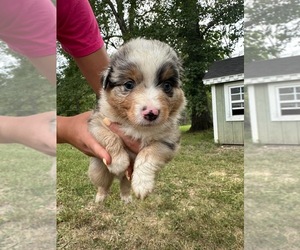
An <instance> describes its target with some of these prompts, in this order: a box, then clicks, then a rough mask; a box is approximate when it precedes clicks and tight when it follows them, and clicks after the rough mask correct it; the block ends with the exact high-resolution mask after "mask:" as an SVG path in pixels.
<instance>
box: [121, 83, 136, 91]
mask: <svg viewBox="0 0 300 250" xmlns="http://www.w3.org/2000/svg"><path fill="white" fill-rule="evenodd" d="M134 87H135V82H134V81H128V82H125V83H124V89H125V90H126V91H130V90H132V89H133V88H134Z"/></svg>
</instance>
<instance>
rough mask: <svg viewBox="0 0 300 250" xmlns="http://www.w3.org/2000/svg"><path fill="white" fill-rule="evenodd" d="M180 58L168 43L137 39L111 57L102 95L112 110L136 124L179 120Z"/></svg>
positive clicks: (181, 97) (180, 102) (182, 95)
mask: <svg viewBox="0 0 300 250" xmlns="http://www.w3.org/2000/svg"><path fill="white" fill-rule="evenodd" d="M180 70H181V65H180V62H179V59H178V57H177V55H176V53H175V52H174V50H173V49H171V48H170V47H169V46H168V45H167V44H165V43H162V42H159V41H153V40H144V39H136V40H132V41H131V42H129V43H127V44H126V45H124V46H123V47H122V48H121V49H120V50H119V51H118V52H117V53H116V54H115V55H114V56H113V57H112V59H111V65H110V68H109V69H108V70H107V71H106V72H105V74H104V76H103V87H104V92H105V93H103V97H104V98H106V101H107V102H108V104H109V106H110V107H111V110H110V112H113V113H114V115H115V116H117V117H119V118H121V119H122V120H123V121H125V122H127V123H130V124H131V125H133V126H135V127H148V126H157V125H160V124H163V123H165V122H166V121H167V120H169V119H177V118H178V115H179V113H180V112H181V111H182V109H183V107H184V104H185V98H184V94H183V91H182V89H181V82H180V73H181V72H180Z"/></svg>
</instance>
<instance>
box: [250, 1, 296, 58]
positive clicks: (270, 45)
mask: <svg viewBox="0 0 300 250" xmlns="http://www.w3.org/2000/svg"><path fill="white" fill-rule="evenodd" d="M299 3H300V1H299V0H290V1H281V0H275V1H269V0H253V1H247V3H246V6H245V7H246V8H245V18H246V19H245V52H246V53H245V54H246V57H245V60H246V61H247V62H251V61H257V60H266V59H271V58H277V57H280V55H281V53H282V52H283V51H284V50H285V49H286V46H287V44H288V43H289V42H290V41H291V39H293V38H297V37H299V34H300V29H299V28H300V19H299V14H300V5H299Z"/></svg>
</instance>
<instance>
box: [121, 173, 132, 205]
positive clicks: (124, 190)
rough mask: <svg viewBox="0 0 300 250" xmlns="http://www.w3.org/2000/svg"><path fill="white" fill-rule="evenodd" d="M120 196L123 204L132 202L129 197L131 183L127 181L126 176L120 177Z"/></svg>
mask: <svg viewBox="0 0 300 250" xmlns="http://www.w3.org/2000/svg"><path fill="white" fill-rule="evenodd" d="M120 191H121V193H120V196H121V200H122V201H123V202H124V203H126V204H127V203H130V202H132V197H131V195H130V191H131V182H130V181H129V180H128V179H127V177H126V175H124V176H123V177H121V180H120Z"/></svg>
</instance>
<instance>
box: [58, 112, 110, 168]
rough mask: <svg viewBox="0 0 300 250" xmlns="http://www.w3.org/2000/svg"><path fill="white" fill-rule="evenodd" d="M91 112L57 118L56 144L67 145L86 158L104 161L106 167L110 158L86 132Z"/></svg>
mask: <svg viewBox="0 0 300 250" xmlns="http://www.w3.org/2000/svg"><path fill="white" fill-rule="evenodd" d="M90 115H91V112H90V111H88V112H85V113H82V114H79V115H76V116H71V117H63V116H57V143H69V144H71V145H73V146H74V147H75V148H77V149H79V150H80V151H81V152H83V153H85V154H86V155H88V156H94V157H97V158H99V159H105V162H106V164H107V165H109V164H110V163H111V157H110V155H109V154H108V153H107V151H106V150H105V149H104V148H103V147H102V146H101V145H100V144H99V143H98V142H97V141H96V140H95V139H94V137H93V136H92V135H91V134H90V132H89V131H88V119H89V118H90Z"/></svg>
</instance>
